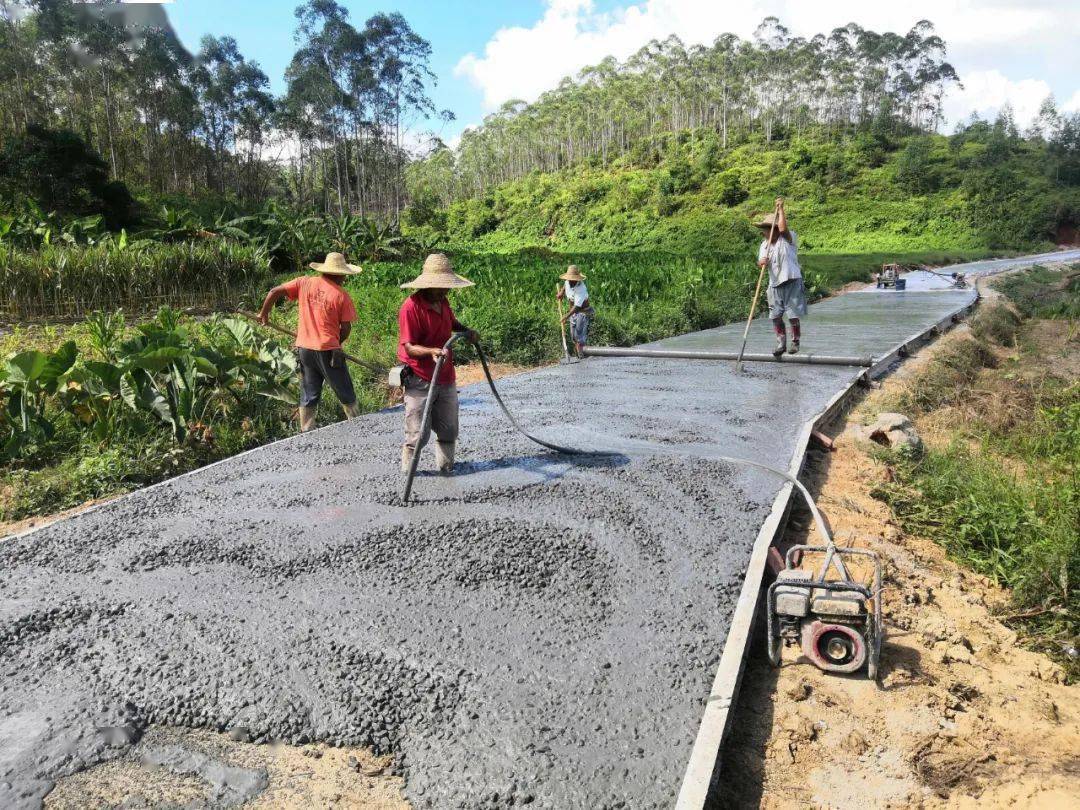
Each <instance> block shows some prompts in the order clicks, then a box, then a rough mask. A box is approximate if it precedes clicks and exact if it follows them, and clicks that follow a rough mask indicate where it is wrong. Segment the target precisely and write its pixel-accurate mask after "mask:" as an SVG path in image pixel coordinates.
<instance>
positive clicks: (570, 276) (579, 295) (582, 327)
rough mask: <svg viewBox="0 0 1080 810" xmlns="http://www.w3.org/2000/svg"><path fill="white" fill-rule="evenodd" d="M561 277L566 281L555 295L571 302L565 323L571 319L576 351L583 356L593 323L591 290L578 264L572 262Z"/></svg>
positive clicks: (558, 298) (571, 330)
mask: <svg viewBox="0 0 1080 810" xmlns="http://www.w3.org/2000/svg"><path fill="white" fill-rule="evenodd" d="M559 278H561V279H562V280H563V281H564V282H565V283H564V284H563V286H562V288H561V289H560V290H559V291H558V293H557V294H556V296H555V297H556V299H557V300H559V301H561V300H563V299H564V298H565V299H566V300H567V301H569V302H570V311H569V312H567V313H566V315H564V316H563V323H566V322H568V321H569V323H570V336H571V338H572V339H573V341H574V351H575V352H577V356H578V357H581V351H582V349H584V348H585V344H586V343H587V342H588V339H589V324H591V323H592V319H593V314H594V311H593V308H592V303H590V301H589V291H588V290H587V289H586V288H585V276H584V274H582V272H581V271H580V270H578V267H577V265H576V264H572V265H570V266H569V267H567V268H566V272H565V273H563V274H562V275H561V276H559Z"/></svg>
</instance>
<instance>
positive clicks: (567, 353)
mask: <svg viewBox="0 0 1080 810" xmlns="http://www.w3.org/2000/svg"><path fill="white" fill-rule="evenodd" d="M555 289H556V291H557V290H558V289H559V285H558V284H556V285H555ZM555 312H556V317H557V318H558V319H559V332H560V333H561V334H562V351H563V357H565V358H566V362H567V363H569V362H570V347H569V346H567V344H566V322H565V321H563V316H562V302H561V301H559V299H558V295H557V294H556V298H555Z"/></svg>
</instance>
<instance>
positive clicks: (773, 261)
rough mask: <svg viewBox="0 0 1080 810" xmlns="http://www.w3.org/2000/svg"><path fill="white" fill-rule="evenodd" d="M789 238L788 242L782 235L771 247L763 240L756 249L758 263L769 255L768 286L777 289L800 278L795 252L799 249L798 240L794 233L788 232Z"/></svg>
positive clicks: (799, 268) (797, 258)
mask: <svg viewBox="0 0 1080 810" xmlns="http://www.w3.org/2000/svg"><path fill="white" fill-rule="evenodd" d="M788 234H789V235H790V236H791V241H790V242H789V241H788V240H787V239H785V238H784V237H783V236H782V235H781V237H780V238H779V239H777V240H776V242H775V243H774V244H772V245H770V244H769V242H768V240H767V239H766V240H763V241H762V243H761V247H760V248H758V252H757V258H758V261H759V262H760V261H761V260H762V259H764V258H765V256H766V254H769V286H770V287H779V286H780V285H781V284H783V283H784V282H785V281H791V280H792V279H793V278H802V268H801V267H799V257H798V255H797V254H796V251H797V250H798V247H799V238H798V237H797V236H796V235H795V231H788Z"/></svg>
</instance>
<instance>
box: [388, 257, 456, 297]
mask: <svg viewBox="0 0 1080 810" xmlns="http://www.w3.org/2000/svg"><path fill="white" fill-rule="evenodd" d="M471 286H473V283H472V282H471V281H469V280H468V279H467V278H463V277H462V276H459V275H458V274H457V273H455V272H454V270H453V268H452V267H451V266H450V259H449V258H448V257H447V256H446V254H445V253H432V254H431V255H430V256H428V257H427V258H426V259H424V269H423V271H421V273H420V275H418V276H417V277H416V278H414V279H413V280H412V281H406V282H405V283H404V284H402V285H401V288H402V289H403V290H457V289H460V288H462V287H471Z"/></svg>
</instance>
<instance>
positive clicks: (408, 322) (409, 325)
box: [397, 292, 457, 385]
mask: <svg viewBox="0 0 1080 810" xmlns="http://www.w3.org/2000/svg"><path fill="white" fill-rule="evenodd" d="M441 309H442V311H441V312H437V311H436V310H435V308H434V307H433V306H432V305H431V304H429V303H428V302H427V301H425V300H424V299H423V298H421V297H420V293H419V292H415V293H413V294H412V295H410V296H409V297H408V298H406V299H405V301H404V302H403V303H402V304H401V310H400V311H399V312H398V350H397V355H398V360H400V361H401V362H402V363H404V364H405V365H407V366H408V367H409V368H411V369H412V370H413V371H414V372H415V373H416V375H417V376H418V377H421V378H422V379H425V380H428V381H429V382H430V380H431V376H432V375H433V374H434V373H435V358H434V357H421V358H419V359H418V358H416V357H409V355H408V353H407V352H406V351H405V344H406V343H412V344H414V345H416V346H428V347H431V348H438V347H441V346H442V345H443V344H444V343H446V341H448V340H449V339H450V335H452V334H453V333H454V323H455V319H454V311H453V310H452V309H450V302H449V301H443V302H442V307H441ZM446 355H447V356H446V359H445V360H444V361H443V366H442V370H441V371H439V379H438V380H437V381H436V382H437V384H438V385H449V384H450V383H452V382H454V381H455V380H456V379H457V375H456V374H455V373H454V352H453V349H451V350H450V351H448V352H447V353H446Z"/></svg>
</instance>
